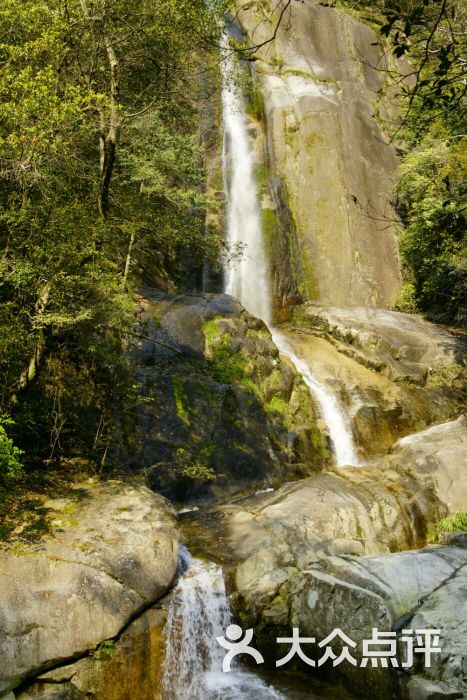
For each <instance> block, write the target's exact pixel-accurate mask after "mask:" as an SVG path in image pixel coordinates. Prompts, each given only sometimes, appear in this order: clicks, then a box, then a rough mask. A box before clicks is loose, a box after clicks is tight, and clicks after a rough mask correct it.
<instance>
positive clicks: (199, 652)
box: [163, 548, 285, 700]
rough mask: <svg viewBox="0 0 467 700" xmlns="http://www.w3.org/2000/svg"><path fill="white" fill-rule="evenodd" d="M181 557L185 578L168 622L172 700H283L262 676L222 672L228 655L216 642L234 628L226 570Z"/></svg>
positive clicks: (166, 683)
mask: <svg viewBox="0 0 467 700" xmlns="http://www.w3.org/2000/svg"><path fill="white" fill-rule="evenodd" d="M181 549H182V554H181V574H180V578H179V580H178V584H177V586H176V588H175V590H174V592H173V594H172V598H171V602H170V606H169V617H168V620H167V628H166V632H167V652H166V661H165V674H164V679H163V691H164V699H167V700H250V698H251V700H253V699H255V700H262V699H263V698H264V699H266V698H271V700H283V699H284V698H285V696H284V695H282V694H281V693H280V692H279V691H276V690H275V689H274V688H272V687H270V686H268V685H267V683H265V682H264V681H263V680H262V679H261V678H260V677H259V676H257V675H256V674H254V673H252V672H249V671H247V670H243V669H242V668H241V667H240V666H239V665H235V663H234V664H232V670H231V671H230V672H229V673H223V671H222V661H223V658H224V654H225V650H224V649H222V647H221V646H220V645H219V644H218V642H217V641H216V638H217V637H221V636H224V634H225V631H226V629H227V627H228V626H229V625H230V623H231V611H230V605H229V599H228V597H227V594H226V590H225V583H224V577H223V574H222V569H221V568H220V567H219V566H217V565H216V564H213V563H212V562H203V561H201V560H199V559H195V558H191V557H190V555H189V554H188V552H187V550H186V549H185V548H181Z"/></svg>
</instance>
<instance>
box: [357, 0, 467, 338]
mask: <svg viewBox="0 0 467 700" xmlns="http://www.w3.org/2000/svg"><path fill="white" fill-rule="evenodd" d="M344 5H345V7H346V8H347V9H350V8H352V10H353V11H357V12H358V14H359V15H360V16H362V17H363V18H364V19H366V20H369V21H370V22H372V23H374V24H375V25H376V28H377V29H379V32H380V35H381V39H382V41H383V42H384V43H383V45H384V48H385V57H386V60H385V61H383V62H380V63H379V65H378V66H377V67H378V69H379V70H380V71H381V74H382V78H383V79H384V83H385V84H386V85H388V84H389V85H390V86H392V87H393V88H394V87H395V88H396V91H397V93H398V95H399V101H400V112H401V119H400V120H399V121H398V122H397V123H386V124H384V126H385V128H386V130H387V131H388V133H390V134H391V137H392V138H393V139H394V141H395V142H396V144H397V145H398V146H399V147H400V149H401V151H402V153H403V158H402V167H401V173H400V181H399V184H398V186H397V192H396V195H397V206H398V211H399V215H400V219H401V224H402V226H401V235H400V244H401V252H402V260H403V264H404V271H405V277H406V280H405V282H406V283H405V285H404V287H403V289H402V292H401V295H400V297H399V300H398V306H399V308H401V309H402V310H407V311H415V310H419V311H422V312H425V313H426V314H427V315H428V316H429V317H431V318H432V319H434V320H437V321H442V322H446V323H451V324H458V325H466V323H467V239H466V228H467V227H466V213H465V212H466V210H465V207H466V177H467V176H466V171H467V154H466V146H465V138H466V133H467V123H466V95H467V61H466V55H467V53H466V48H467V39H466V37H467V33H466V32H467V7H466V5H465V3H464V2H462V0H377V2H375V3H372V4H371V5H370V4H368V3H364V2H352V3H350V2H347V0H345V2H344Z"/></svg>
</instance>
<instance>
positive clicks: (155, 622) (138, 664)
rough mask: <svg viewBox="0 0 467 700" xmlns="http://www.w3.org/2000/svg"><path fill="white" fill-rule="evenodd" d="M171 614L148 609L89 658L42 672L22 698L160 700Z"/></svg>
mask: <svg viewBox="0 0 467 700" xmlns="http://www.w3.org/2000/svg"><path fill="white" fill-rule="evenodd" d="M166 618H167V612H166V610H164V609H157V608H150V609H149V610H146V611H145V612H144V613H143V614H142V615H141V616H140V617H138V618H137V619H136V620H135V621H134V622H132V623H131V624H130V626H129V627H128V628H127V629H126V630H125V631H124V632H123V634H122V635H121V637H120V638H119V639H118V640H117V641H115V642H113V641H109V642H104V643H103V644H101V645H100V646H99V647H98V649H97V650H96V651H95V652H94V653H92V654H90V655H89V656H87V657H85V658H83V659H80V660H78V661H76V662H74V663H71V664H67V665H65V666H60V667H58V668H56V669H54V670H52V671H48V672H46V673H43V674H41V675H40V676H39V677H38V678H36V679H34V681H33V682H32V683H31V684H29V685H28V686H27V687H26V688H25V689H24V690H23V691H22V692H21V693H20V694H19V695H18V700H32V698H38V699H39V698H54V697H55V698H57V700H77V699H78V700H79V699H82V698H86V697H89V696H92V697H93V698H95V700H123V699H124V698H138V700H161V697H162V696H161V685H162V676H163V672H164V658H165V635H164V628H165V622H166Z"/></svg>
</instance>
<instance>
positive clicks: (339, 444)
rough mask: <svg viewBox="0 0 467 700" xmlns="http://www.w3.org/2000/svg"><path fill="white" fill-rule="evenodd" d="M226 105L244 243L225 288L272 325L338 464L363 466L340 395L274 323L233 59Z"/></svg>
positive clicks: (232, 210) (226, 162)
mask: <svg viewBox="0 0 467 700" xmlns="http://www.w3.org/2000/svg"><path fill="white" fill-rule="evenodd" d="M223 71H224V73H223V77H224V80H223V90H222V106H223V119H224V148H223V171H224V190H225V193H226V198H227V240H228V243H229V245H230V246H231V247H233V248H235V247H238V246H240V247H241V248H242V250H243V255H242V258H241V260H240V262H238V263H236V264H232V265H230V266H229V267H228V269H227V270H226V285H225V291H226V292H227V293H228V294H232V296H234V297H236V298H237V299H238V300H239V301H240V302H241V303H242V304H243V306H244V307H245V308H246V309H247V311H249V312H250V313H251V314H253V315H254V316H258V317H259V318H261V319H262V320H263V321H264V322H265V323H266V325H267V326H268V327H269V329H270V331H271V334H272V337H273V340H274V342H275V344H276V345H277V347H278V349H279V351H280V352H281V353H282V354H283V355H285V356H287V357H288V358H289V359H290V360H291V362H292V363H293V364H294V366H295V368H296V369H297V371H298V372H299V373H300V374H301V375H302V377H303V380H304V382H305V384H306V385H307V387H308V388H309V390H310V392H311V393H312V395H313V396H314V398H315V399H316V401H317V402H318V405H319V407H320V409H321V414H322V417H323V419H324V421H325V422H326V425H327V427H328V430H329V436H330V438H331V441H332V444H333V448H334V452H335V460H336V464H337V466H338V467H344V466H346V465H350V464H352V465H358V464H359V460H358V457H357V453H356V450H355V447H354V444H353V438H352V432H351V429H350V427H349V424H348V421H347V418H346V416H345V413H344V411H343V409H342V407H341V406H340V405H339V402H338V400H337V398H336V397H335V395H334V394H333V393H332V392H331V391H330V390H329V389H328V388H327V387H325V386H323V384H321V383H320V382H319V381H318V380H317V379H316V377H315V376H314V375H313V373H312V371H311V368H310V366H309V364H308V363H307V362H306V361H305V360H304V359H303V358H301V357H299V356H298V355H297V354H296V353H295V351H294V349H293V348H292V346H291V344H290V342H289V340H288V339H287V337H286V336H285V335H284V333H283V332H281V331H279V330H277V329H275V328H274V327H272V325H271V316H272V314H271V290H270V283H269V279H270V276H269V270H268V266H267V262H266V260H267V259H266V255H265V253H264V247H263V240H262V233H261V209H260V205H259V197H258V191H257V187H256V182H255V177H254V167H253V163H254V160H253V153H252V149H251V146H250V139H249V137H248V124H247V119H246V113H245V105H244V100H243V96H242V93H241V91H240V89H239V87H238V85H237V84H236V82H235V79H234V77H233V76H235V66H234V63H233V59H231V58H227V59H226V60H225V61H224V62H223Z"/></svg>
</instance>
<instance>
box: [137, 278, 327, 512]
mask: <svg viewBox="0 0 467 700" xmlns="http://www.w3.org/2000/svg"><path fill="white" fill-rule="evenodd" d="M155 302H156V303H157V305H158V309H160V310H161V311H160V314H159V315H158V323H157V324H156V323H154V320H153V313H152V307H153V304H154V303H155ZM140 329H141V340H140V342H139V344H138V347H137V348H135V349H134V358H135V362H136V363H137V364H138V365H139V369H138V375H139V378H140V385H141V388H140V394H141V405H140V409H139V414H138V416H137V422H136V428H135V429H134V430H133V431H130V434H129V436H128V440H127V443H128V445H129V448H128V451H129V454H128V459H127V464H128V466H129V467H130V468H131V469H133V470H137V471H143V472H144V473H146V474H147V475H148V477H149V480H150V483H151V485H152V486H153V487H154V488H155V489H157V490H158V491H161V492H162V493H163V494H165V495H167V496H169V497H170V498H173V499H177V500H180V501H185V500H193V499H195V500H196V499H199V498H208V499H209V498H212V497H215V496H219V497H223V498H226V497H228V496H229V495H231V494H232V493H236V492H241V491H251V490H252V489H255V488H264V487H270V486H276V485H278V484H280V483H282V482H283V481H285V480H290V479H294V478H298V477H300V476H307V475H309V474H310V473H311V472H312V471H313V470H316V469H319V468H320V467H321V466H322V465H323V464H325V463H326V460H327V458H328V453H327V450H326V441H325V439H324V438H323V436H322V435H321V433H320V432H319V430H318V427H317V423H316V418H315V411H314V406H313V403H312V400H311V398H310V395H309V392H308V390H307V389H306V387H305V385H304V384H303V383H302V381H301V379H300V377H299V376H298V375H297V374H296V372H295V370H294V369H293V368H291V367H290V366H289V365H288V364H286V363H284V362H282V361H281V360H280V358H279V354H278V351H277V348H276V347H275V345H274V343H273V342H272V340H271V336H270V333H269V330H268V329H267V327H266V326H265V325H264V323H263V322H262V321H260V320H258V319H257V318H254V317H253V316H251V315H250V314H248V313H247V312H246V311H245V310H244V309H243V308H242V307H241V306H240V304H239V303H238V302H237V301H235V300H234V299H233V298H232V297H229V296H227V295H211V294H207V295H199V296H187V295H185V296H177V297H164V296H161V295H157V294H156V293H154V292H150V291H149V290H147V291H146V292H145V297H144V298H143V299H142V300H141V314H140Z"/></svg>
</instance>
